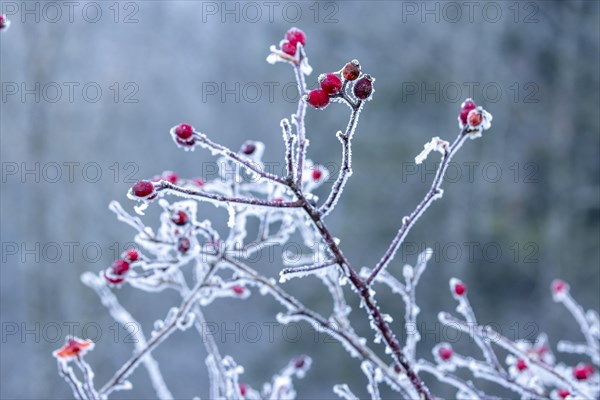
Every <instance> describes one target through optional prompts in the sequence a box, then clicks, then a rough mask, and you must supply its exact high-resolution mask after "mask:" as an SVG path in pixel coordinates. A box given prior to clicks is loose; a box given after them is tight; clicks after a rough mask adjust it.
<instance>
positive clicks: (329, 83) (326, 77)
mask: <svg viewBox="0 0 600 400" xmlns="http://www.w3.org/2000/svg"><path fill="white" fill-rule="evenodd" d="M319 82H320V83H321V89H323V90H324V91H325V93H327V94H336V93H339V91H340V90H342V80H341V79H340V78H338V76H337V75H335V74H322V75H321V76H319Z"/></svg>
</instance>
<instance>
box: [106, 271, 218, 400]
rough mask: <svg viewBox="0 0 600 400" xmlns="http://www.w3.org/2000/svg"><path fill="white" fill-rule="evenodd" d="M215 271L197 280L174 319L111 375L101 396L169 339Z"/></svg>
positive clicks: (107, 392)
mask: <svg viewBox="0 0 600 400" xmlns="http://www.w3.org/2000/svg"><path fill="white" fill-rule="evenodd" d="M214 270H215V266H214V265H213V266H211V268H210V270H209V271H208V272H207V273H206V275H205V276H204V279H202V280H199V281H198V283H197V284H196V285H195V286H194V287H193V288H192V290H190V292H189V294H188V295H187V296H186V298H185V299H184V300H183V302H182V303H181V306H180V307H179V309H178V310H177V314H175V316H174V318H172V320H171V321H169V323H168V324H165V326H164V327H163V328H162V329H161V330H160V331H158V332H157V333H156V334H155V335H154V336H152V338H151V339H150V340H149V341H148V344H147V345H146V347H145V348H143V349H142V350H141V351H138V352H136V353H135V354H134V355H133V356H132V357H131V358H130V359H129V360H128V361H127V362H126V363H125V364H123V366H122V367H121V368H120V369H119V370H118V371H117V372H116V373H115V374H114V375H113V377H112V378H111V379H110V380H109V381H108V382H107V383H106V384H105V385H104V386H103V387H102V389H100V395H101V396H107V395H108V394H109V393H110V392H111V391H112V389H113V388H114V387H115V386H117V385H119V384H120V383H121V382H123V380H124V379H125V378H127V377H128V376H129V375H130V374H131V373H132V372H133V371H134V370H135V368H136V367H137V366H138V364H139V363H140V362H142V361H143V360H144V358H145V357H146V356H147V355H148V354H150V353H151V352H152V351H153V350H154V349H155V348H156V347H157V346H158V345H159V344H160V343H162V341H163V340H165V339H166V338H167V337H169V336H170V335H171V334H172V333H173V332H175V331H176V330H177V323H178V321H179V320H180V319H181V318H184V317H185V316H186V315H187V313H188V311H189V310H190V308H191V307H192V306H193V305H194V304H195V302H196V297H197V296H198V294H199V293H200V291H201V290H202V288H203V287H204V286H205V284H206V281H207V280H208V278H209V277H210V276H211V275H212V273H213V272H214Z"/></svg>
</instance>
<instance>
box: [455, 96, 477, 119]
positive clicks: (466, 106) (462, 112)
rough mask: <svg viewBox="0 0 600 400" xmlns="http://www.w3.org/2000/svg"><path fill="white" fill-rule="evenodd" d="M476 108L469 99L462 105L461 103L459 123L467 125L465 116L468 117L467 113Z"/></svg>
mask: <svg viewBox="0 0 600 400" xmlns="http://www.w3.org/2000/svg"><path fill="white" fill-rule="evenodd" d="M475 108H477V105H476V104H475V103H474V102H473V100H471V99H467V100H466V101H465V102H464V103H462V105H461V107H460V115H459V117H460V121H461V122H462V123H463V124H466V123H467V116H468V115H469V111H471V110H474V109H475Z"/></svg>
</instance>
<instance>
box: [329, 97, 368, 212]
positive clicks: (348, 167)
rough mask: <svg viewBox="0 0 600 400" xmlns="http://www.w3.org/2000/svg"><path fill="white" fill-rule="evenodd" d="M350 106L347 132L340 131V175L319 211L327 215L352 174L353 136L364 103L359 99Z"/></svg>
mask: <svg viewBox="0 0 600 400" xmlns="http://www.w3.org/2000/svg"><path fill="white" fill-rule="evenodd" d="M348 104H349V105H350V107H352V114H351V116H350V121H348V126H347V127H346V132H344V133H342V132H338V135H337V136H338V139H339V140H340V142H342V168H340V172H339V174H338V177H337V179H336V181H335V183H334V184H333V187H332V189H331V192H330V193H329V197H328V198H327V201H325V204H323V206H322V207H321V208H320V209H319V213H320V214H321V215H322V216H326V215H327V214H329V212H331V210H333V207H335V204H336V203H337V201H338V199H339V196H340V194H341V193H342V190H343V189H344V186H345V185H346V182H347V181H348V178H349V177H350V175H352V136H353V135H354V131H355V130H356V125H357V124H358V116H359V114H360V111H361V109H362V106H363V103H362V102H361V101H359V102H358V103H357V104H356V105H351V103H348Z"/></svg>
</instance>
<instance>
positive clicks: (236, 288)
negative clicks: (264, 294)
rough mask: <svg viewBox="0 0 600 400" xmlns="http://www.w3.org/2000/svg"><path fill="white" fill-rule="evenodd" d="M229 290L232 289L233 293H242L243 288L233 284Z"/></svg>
mask: <svg viewBox="0 0 600 400" xmlns="http://www.w3.org/2000/svg"><path fill="white" fill-rule="evenodd" d="M231 290H232V291H233V293H235V294H238V295H239V294H244V288H243V287H242V286H240V285H235V286H233V287H232V288H231Z"/></svg>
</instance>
